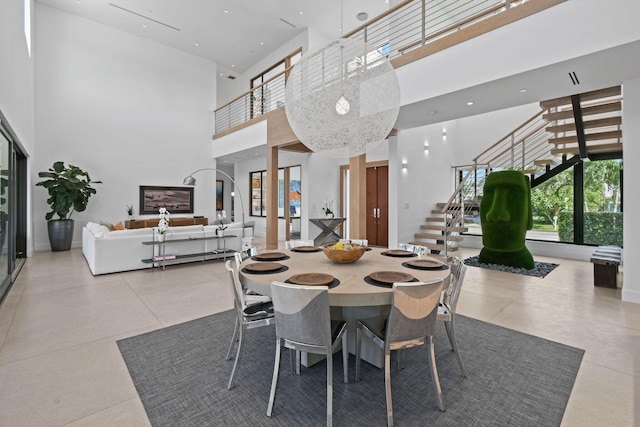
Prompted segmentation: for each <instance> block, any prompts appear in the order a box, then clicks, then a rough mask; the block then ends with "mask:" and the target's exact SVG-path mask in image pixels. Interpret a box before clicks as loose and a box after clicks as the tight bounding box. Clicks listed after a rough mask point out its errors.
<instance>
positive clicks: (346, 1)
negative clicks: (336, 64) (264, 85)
mask: <svg viewBox="0 0 640 427" xmlns="http://www.w3.org/2000/svg"><path fill="white" fill-rule="evenodd" d="M37 1H38V2H39V3H42V4H46V5H48V6H52V7H55V8H58V9H62V10H64V11H66V12H69V13H72V14H75V15H80V16H83V17H85V18H88V19H91V20H93V21H97V22H100V23H102V24H105V25H108V26H110V27H114V28H118V29H120V30H123V31H126V32H129V33H132V34H135V35H138V36H140V37H144V38H148V39H151V40H155V41H157V42H159V43H162V44H165V45H168V46H171V47H175V48H176V49H179V50H182V51H185V52H189V53H192V54H194V55H198V56H202V57H204V58H208V59H211V60H214V61H216V62H217V65H218V70H219V71H220V72H221V73H222V74H224V76H227V75H230V74H231V75H235V76H237V75H238V74H241V73H243V72H244V71H245V70H247V68H249V67H250V66H252V65H254V64H256V63H257V62H258V61H259V60H260V59H262V58H264V57H265V56H266V55H268V54H269V53H270V52H272V51H274V50H275V49H277V48H278V47H280V46H282V45H283V44H284V43H285V42H286V41H288V40H290V39H291V38H293V37H294V36H295V35H296V34H298V33H300V32H301V31H303V30H304V29H305V28H313V30H314V31H315V32H317V33H318V34H320V35H321V36H322V37H325V38H327V39H336V38H338V37H340V35H341V30H340V28H341V23H344V25H343V26H344V30H343V31H344V33H346V32H348V31H350V30H352V29H354V28H356V27H358V26H360V25H362V24H363V23H364V22H362V21H360V20H358V18H357V15H358V14H359V13H362V12H364V13H366V14H367V15H368V17H369V19H371V18H373V17H375V16H377V15H379V14H380V13H382V12H384V11H385V10H386V9H387V8H388V7H389V5H388V0H322V1H318V0H315V1H314V0H37Z"/></svg>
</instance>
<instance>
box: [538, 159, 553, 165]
mask: <svg viewBox="0 0 640 427" xmlns="http://www.w3.org/2000/svg"><path fill="white" fill-rule="evenodd" d="M554 163H555V160H551V159H538V160H534V161H533V164H534V165H536V166H547V165H548V166H551V165H552V164H554Z"/></svg>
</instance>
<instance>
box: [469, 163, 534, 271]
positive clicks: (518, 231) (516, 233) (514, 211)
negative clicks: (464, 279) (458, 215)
mask: <svg viewBox="0 0 640 427" xmlns="http://www.w3.org/2000/svg"><path fill="white" fill-rule="evenodd" d="M480 220H481V224H482V244H483V246H484V247H483V248H482V251H480V256H479V258H478V261H480V262H481V263H485V264H489V263H490V264H501V265H510V266H512V267H521V268H526V269H532V268H533V267H534V266H535V263H534V261H533V256H532V255H531V252H529V250H528V249H527V247H526V246H525V239H526V234H527V230H531V228H532V227H533V216H532V213H531V186H530V185H529V178H528V177H527V176H525V175H524V174H523V173H522V172H518V171H499V172H493V173H491V174H489V176H487V180H486V181H485V184H484V194H483V196H482V200H481V202H480Z"/></svg>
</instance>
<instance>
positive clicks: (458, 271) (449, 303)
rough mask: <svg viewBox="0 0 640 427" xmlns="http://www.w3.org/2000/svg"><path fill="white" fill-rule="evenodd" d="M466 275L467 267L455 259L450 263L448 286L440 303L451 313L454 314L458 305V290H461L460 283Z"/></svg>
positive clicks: (458, 259)
mask: <svg viewBox="0 0 640 427" xmlns="http://www.w3.org/2000/svg"><path fill="white" fill-rule="evenodd" d="M466 273H467V266H466V265H465V264H464V262H463V261H462V260H461V259H460V258H458V257H455V258H454V259H453V262H452V263H451V274H450V276H449V286H447V288H446V289H445V292H444V297H443V298H442V303H443V304H444V305H445V306H446V307H447V308H448V309H449V311H451V312H452V313H455V312H456V305H457V304H458V297H459V296H460V289H461V288H462V282H463V281H464V275H465V274H466Z"/></svg>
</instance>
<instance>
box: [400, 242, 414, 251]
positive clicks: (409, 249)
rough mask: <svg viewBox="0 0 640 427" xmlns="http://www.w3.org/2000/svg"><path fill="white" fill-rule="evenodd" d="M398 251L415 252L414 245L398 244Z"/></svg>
mask: <svg viewBox="0 0 640 427" xmlns="http://www.w3.org/2000/svg"><path fill="white" fill-rule="evenodd" d="M398 249H402V250H404V251H409V252H413V245H412V244H410V243H398Z"/></svg>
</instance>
